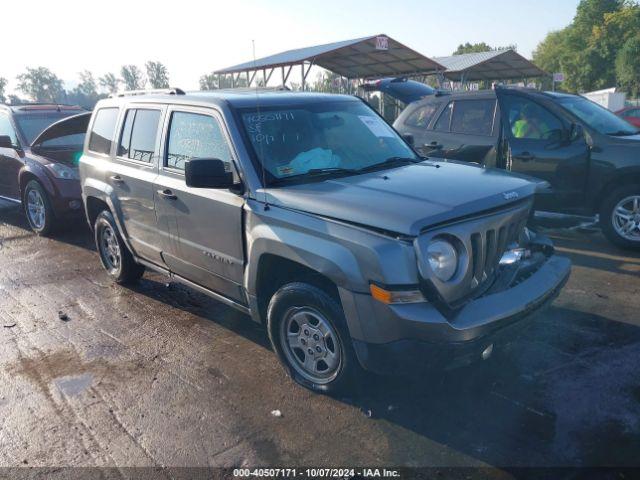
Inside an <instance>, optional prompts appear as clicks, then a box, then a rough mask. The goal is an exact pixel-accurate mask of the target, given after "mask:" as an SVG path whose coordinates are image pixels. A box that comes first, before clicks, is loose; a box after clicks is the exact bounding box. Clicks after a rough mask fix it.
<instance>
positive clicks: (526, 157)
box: [515, 152, 536, 162]
mask: <svg viewBox="0 0 640 480" xmlns="http://www.w3.org/2000/svg"><path fill="white" fill-rule="evenodd" d="M515 157H516V158H517V159H518V160H521V161H523V162H529V161H531V160H535V158H536V156H535V155H532V154H531V153H529V152H522V153H520V154H518V155H515Z"/></svg>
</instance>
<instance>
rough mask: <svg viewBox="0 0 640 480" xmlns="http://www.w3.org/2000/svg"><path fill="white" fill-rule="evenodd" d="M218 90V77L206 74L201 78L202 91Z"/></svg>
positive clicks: (213, 74)
mask: <svg viewBox="0 0 640 480" xmlns="http://www.w3.org/2000/svg"><path fill="white" fill-rule="evenodd" d="M217 88H218V75H216V74H215V73H205V74H204V75H202V76H201V77H200V90H215V89H217Z"/></svg>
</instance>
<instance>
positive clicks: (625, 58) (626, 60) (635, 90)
mask: <svg viewBox="0 0 640 480" xmlns="http://www.w3.org/2000/svg"><path fill="white" fill-rule="evenodd" d="M616 75H617V77H618V82H619V84H620V85H621V86H622V87H624V88H625V89H627V92H629V94H631V95H632V96H634V97H637V96H638V95H639V94H640V35H636V36H635V37H632V38H630V39H628V40H627V41H626V42H625V43H624V45H623V46H622V48H621V49H620V51H619V52H618V56H617V58H616Z"/></svg>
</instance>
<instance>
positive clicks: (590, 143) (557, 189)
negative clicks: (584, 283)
mask: <svg viewBox="0 0 640 480" xmlns="http://www.w3.org/2000/svg"><path fill="white" fill-rule="evenodd" d="M394 127H395V128H396V130H398V131H399V132H400V133H401V134H403V135H404V136H405V138H407V139H408V140H409V141H413V143H414V146H415V148H416V149H417V150H418V151H419V152H420V153H422V154H424V155H426V156H431V157H444V158H447V159H452V160H462V161H467V162H475V163H479V164H481V165H484V166H486V167H497V168H503V169H507V170H511V171H513V172H517V173H523V174H527V175H531V176H534V177H538V178H541V179H543V180H546V181H547V182H548V184H549V186H548V187H547V188H545V189H543V190H542V191H541V192H540V194H539V195H538V197H537V200H536V210H537V211H543V212H544V211H546V212H556V213H563V214H572V215H580V216H593V215H598V214H599V215H600V223H601V225H602V229H603V232H604V233H605V235H606V236H607V237H608V238H609V240H611V241H612V242H614V243H616V244H618V245H620V246H623V247H631V248H640V132H639V131H638V129H637V128H636V127H634V126H632V125H630V124H629V123H627V122H626V121H624V120H622V119H621V118H619V117H617V116H616V115H614V114H613V113H612V112H610V111H609V110H607V109H605V108H603V107H601V106H599V105H597V104H596V103H593V102H591V101H589V100H587V99H586V98H584V97H581V96H577V95H568V94H564V93H552V92H540V91H537V90H531V89H523V88H496V89H495V90H490V91H479V92H465V93H451V94H448V93H442V92H438V93H436V94H435V95H432V96H430V97H428V98H427V99H424V100H421V101H419V102H414V103H412V104H410V105H409V106H408V107H407V108H406V109H405V110H404V111H403V112H402V114H401V115H400V116H399V117H398V119H397V120H396V122H395V123H394Z"/></svg>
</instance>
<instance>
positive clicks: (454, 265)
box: [427, 239, 458, 282]
mask: <svg viewBox="0 0 640 480" xmlns="http://www.w3.org/2000/svg"><path fill="white" fill-rule="evenodd" d="M427 256H428V258H429V266H430V267H431V270H432V271H433V273H434V275H435V276H436V277H437V278H438V279H439V280H441V281H443V282H448V281H449V280H451V279H452V278H453V276H454V275H455V274H456V270H457V269H458V254H457V253H456V249H455V248H454V246H453V245H451V244H450V243H449V242H447V241H446V240H442V239H435V240H433V241H432V242H431V243H430V244H429V246H428V247H427Z"/></svg>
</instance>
